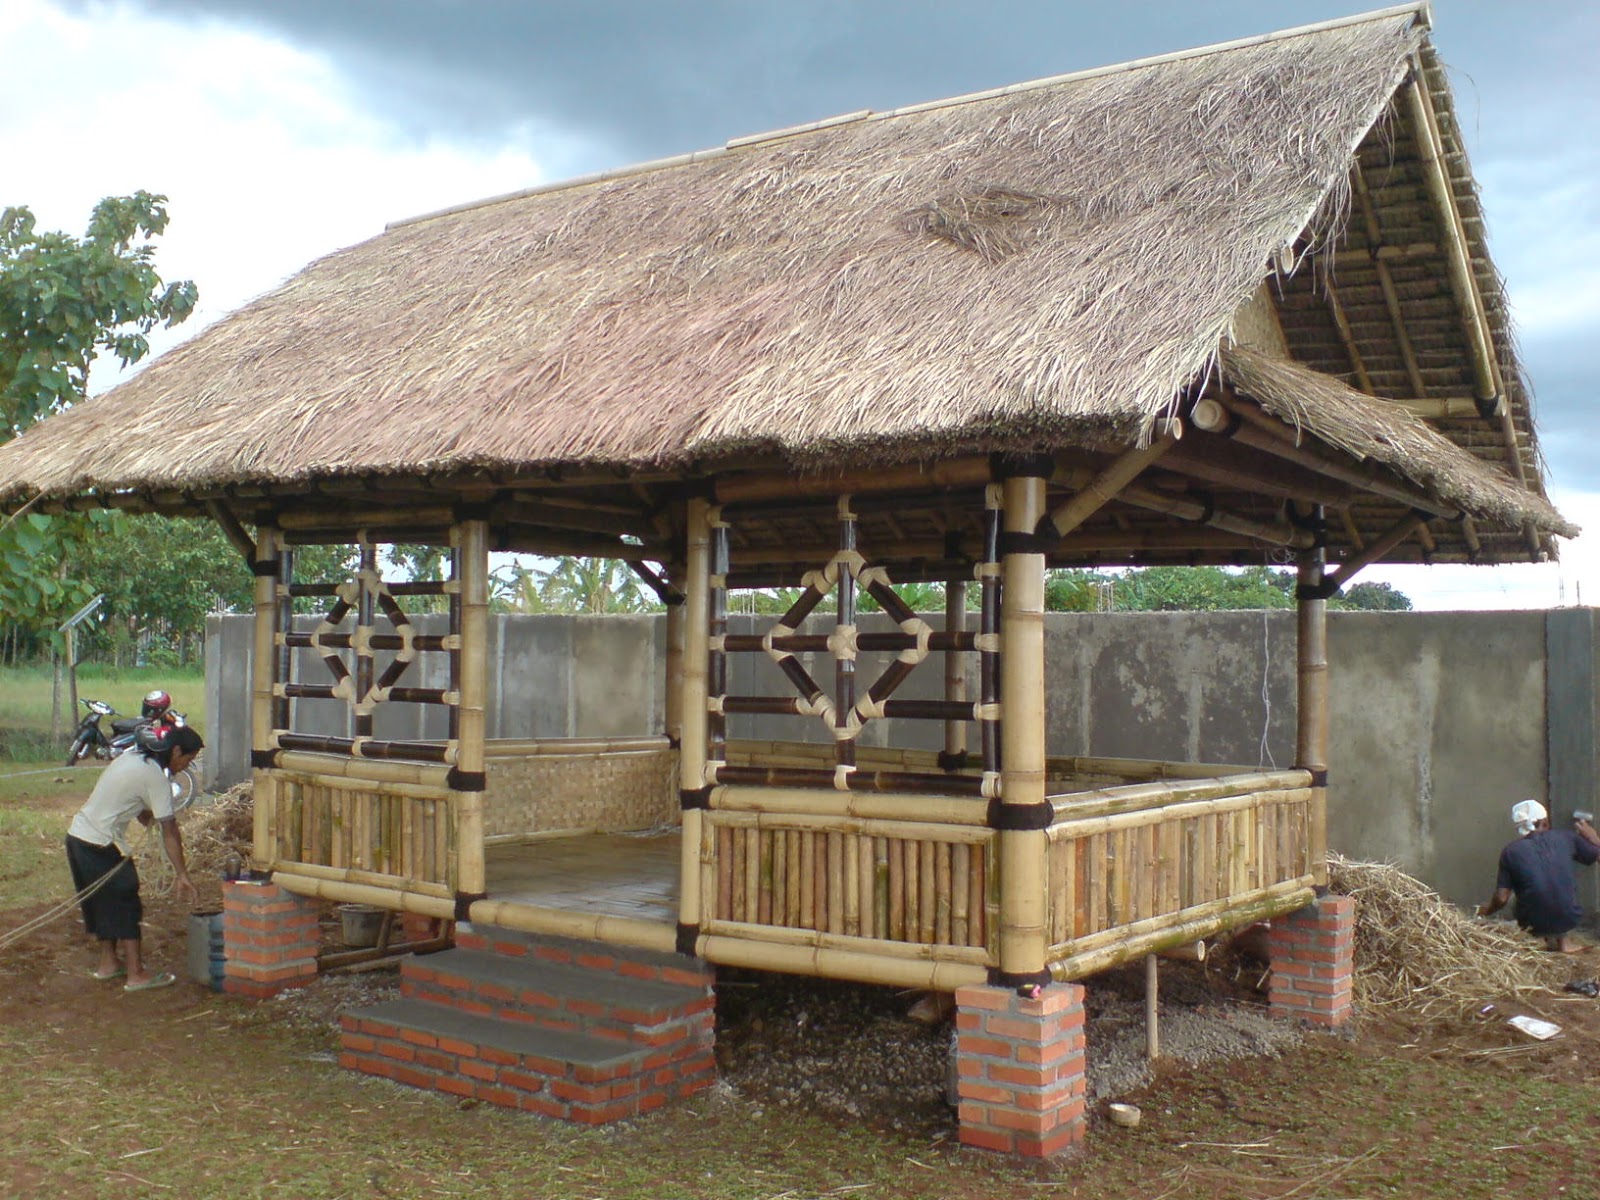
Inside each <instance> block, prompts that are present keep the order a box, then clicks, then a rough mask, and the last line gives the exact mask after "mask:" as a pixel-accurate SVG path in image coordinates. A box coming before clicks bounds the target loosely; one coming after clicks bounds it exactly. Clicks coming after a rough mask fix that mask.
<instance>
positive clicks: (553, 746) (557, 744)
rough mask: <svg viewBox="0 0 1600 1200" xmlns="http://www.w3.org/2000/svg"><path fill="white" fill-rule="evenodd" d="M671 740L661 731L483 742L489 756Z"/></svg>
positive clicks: (608, 749)
mask: <svg viewBox="0 0 1600 1200" xmlns="http://www.w3.org/2000/svg"><path fill="white" fill-rule="evenodd" d="M671 748H672V743H671V742H669V741H668V740H667V739H666V738H664V737H662V736H660V735H659V734H642V735H639V736H630V737H609V738H577V737H573V738H490V739H489V740H488V741H486V742H485V743H484V754H485V756H486V757H488V758H535V757H541V756H563V755H598V754H631V753H638V752H644V751H661V750H670V749H671Z"/></svg>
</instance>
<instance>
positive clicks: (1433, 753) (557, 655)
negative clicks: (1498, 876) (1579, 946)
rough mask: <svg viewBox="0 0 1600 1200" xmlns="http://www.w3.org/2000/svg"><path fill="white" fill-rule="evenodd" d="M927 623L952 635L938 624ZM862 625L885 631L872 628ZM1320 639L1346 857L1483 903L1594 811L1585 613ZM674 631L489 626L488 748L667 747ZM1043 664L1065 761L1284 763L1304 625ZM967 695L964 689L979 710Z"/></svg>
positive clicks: (813, 666) (231, 658) (568, 624)
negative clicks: (1523, 846) (583, 740)
mask: <svg viewBox="0 0 1600 1200" xmlns="http://www.w3.org/2000/svg"><path fill="white" fill-rule="evenodd" d="M439 619H440V618H426V617H425V618H422V619H421V620H422V621H424V622H426V621H434V620H439ZM768 620H769V619H767V618H754V617H750V616H743V615H734V616H732V617H730V619H729V628H730V632H734V633H744V632H758V631H759V629H760V628H764V627H765V625H766V624H767V623H768ZM929 620H930V623H932V624H933V625H935V627H938V626H939V625H940V624H941V623H942V617H941V616H934V617H930V618H929ZM825 625H826V621H825V620H824V621H823V622H822V623H816V622H814V623H813V625H812V627H814V628H818V629H821V628H823V627H825ZM861 626H862V628H864V629H872V628H877V627H885V628H887V627H888V623H887V620H886V618H884V617H882V616H881V615H870V616H865V617H863V618H862V621H861ZM1328 626H1329V628H1328V650H1329V661H1330V664H1331V676H1330V689H1331V701H1332V711H1331V729H1330V752H1329V765H1330V801H1329V821H1328V832H1329V841H1330V843H1331V845H1332V846H1333V848H1334V849H1336V850H1339V851H1341V852H1342V853H1345V854H1347V855H1350V856H1351V857H1355V858H1364V859H1381V860H1384V861H1390V862H1395V863H1397V864H1399V865H1400V866H1401V867H1403V868H1405V869H1406V870H1407V871H1410V872H1411V873H1413V874H1415V875H1417V876H1419V877H1420V878H1422V879H1423V880H1425V881H1426V882H1428V883H1430V884H1432V885H1433V886H1434V887H1437V888H1438V889H1439V890H1440V891H1442V892H1443V893H1444V894H1445V895H1446V896H1448V897H1450V898H1451V899H1453V900H1457V901H1459V902H1462V903H1470V902H1476V901H1477V900H1480V899H1483V898H1484V897H1486V896H1487V894H1488V892H1489V890H1490V889H1491V888H1492V886H1493V882H1494V865H1495V859H1496V856H1497V854H1498V852H1499V848H1500V846H1501V845H1502V844H1504V843H1505V842H1506V841H1507V840H1509V838H1510V836H1511V833H1512V830H1511V825H1510V821H1509V812H1510V807H1511V805H1512V804H1513V803H1515V802H1516V801H1517V800H1521V799H1525V798H1526V797H1529V796H1533V797H1536V798H1538V799H1540V800H1544V801H1546V802H1547V803H1549V804H1550V806H1551V808H1552V812H1553V815H1554V816H1555V817H1556V819H1557V820H1558V821H1559V820H1565V819H1567V818H1568V817H1569V816H1570V814H1571V812H1572V811H1573V810H1574V809H1580V808H1588V809H1591V810H1593V809H1595V808H1596V807H1597V801H1600V783H1597V776H1600V767H1597V761H1596V753H1595V748H1594V742H1595V729H1596V702H1595V681H1596V679H1597V678H1600V670H1597V656H1600V646H1597V644H1596V643H1597V641H1600V639H1597V638H1596V637H1595V635H1594V621H1593V611H1592V610H1589V609H1562V610H1555V611H1552V612H1549V613H1545V612H1495V613H1332V614H1330V615H1329V619H1328ZM429 631H430V632H431V631H432V630H431V629H430V630H429ZM665 634H666V626H665V620H664V618H661V617H650V616H645V617H561V616H549V617H522V616H505V617H494V618H492V619H491V621H490V639H491V640H490V653H489V658H490V664H489V713H488V720H489V726H488V727H489V732H490V736H492V737H580V736H605V735H616V734H630V733H650V732H659V731H660V730H661V728H662V721H663V711H664V705H663V691H662V678H663V674H664V671H665V657H666V654H665ZM207 638H208V641H207V656H206V668H207V700H208V711H209V712H210V713H211V714H212V721H211V725H212V728H211V729H210V730H208V731H206V732H207V734H208V742H209V744H210V750H209V751H208V754H207V758H208V760H209V765H210V769H211V771H212V773H213V778H214V781H215V783H216V784H219V785H220V784H226V783H229V782H233V781H236V780H238V779H242V778H244V777H245V776H246V774H247V773H248V765H249V716H248V708H249V679H250V664H249V658H250V649H251V638H250V619H249V618H248V617H221V618H213V619H212V621H211V622H210V624H209V625H208V632H207ZM1045 653H1046V684H1047V696H1046V705H1047V714H1046V715H1047V721H1048V729H1049V750H1050V752H1051V753H1053V754H1097V755H1109V756H1119V757H1124V756H1125V757H1133V758H1167V759H1178V760H1188V761H1210V762H1233V763H1240V764H1245V765H1249V766H1256V765H1277V766H1288V765H1291V764H1292V763H1293V759H1294V730H1295V630H1294V616H1293V614H1291V613H1283V612H1279V613H1260V612H1254V613H1093V614H1076V613H1053V614H1050V615H1049V616H1048V617H1047V619H1046V642H1045ZM890 657H891V656H890V655H871V654H868V655H863V656H862V658H861V660H860V662H859V663H858V664H857V679H858V684H857V686H858V689H860V690H861V691H865V689H866V688H867V687H868V686H869V685H870V684H871V682H872V681H873V680H874V679H876V678H877V676H878V674H879V672H880V671H881V670H882V668H883V666H884V664H885V663H886V662H887V661H888V659H889V658H890ZM422 660H423V662H422V663H421V668H422V671H423V673H422V674H421V675H419V676H415V678H417V679H419V680H421V681H422V684H423V686H443V683H444V680H443V677H442V674H441V673H442V671H443V656H441V655H423V656H422ZM428 660H432V661H431V662H430V661H428ZM971 665H972V666H973V667H974V668H975V663H973V664H971ZM807 668H808V669H809V670H810V671H811V672H812V675H813V677H814V678H816V679H817V681H818V682H819V683H820V684H822V685H823V686H824V687H825V688H828V689H830V690H831V688H832V683H833V665H832V660H831V659H828V658H826V657H823V658H821V659H815V658H813V659H812V660H811V661H808V662H807ZM380 669H381V664H380ZM417 669H418V668H415V667H414V668H413V670H414V671H416V670H417ZM296 670H297V672H299V676H300V678H302V679H304V680H306V681H314V680H320V679H322V678H325V677H326V676H327V672H326V670H325V668H323V667H322V665H321V664H320V663H319V662H317V661H315V658H314V656H311V655H309V654H305V655H301V656H299V658H298V661H297V663H296ZM412 678H413V677H411V676H408V679H407V682H411V680H412ZM976 686H977V683H976V679H975V678H973V677H972V676H971V675H969V682H968V687H969V694H970V695H974V696H975V695H976ZM729 689H730V691H731V692H734V693H737V694H743V695H787V694H789V692H790V689H789V686H788V684H787V681H786V680H784V678H783V676H782V675H781V673H780V672H779V671H778V670H777V668H776V666H774V665H773V664H772V663H771V662H770V661H768V660H767V659H766V658H765V656H762V655H736V656H734V657H733V660H732V661H731V663H730V675H729ZM942 689H943V664H942V661H941V656H939V655H934V656H933V657H932V658H930V659H929V660H928V662H927V663H926V664H925V665H924V666H923V667H922V668H921V669H919V670H918V671H917V672H916V673H915V674H914V675H913V676H912V677H911V678H910V679H909V680H908V681H907V682H906V684H905V685H904V686H903V687H902V688H901V690H900V691H899V692H898V693H896V694H897V696H899V697H902V698H923V697H926V698H932V697H937V696H939V695H941V694H942ZM389 707H390V709H391V711H390V712H388V713H386V714H383V716H382V717H381V719H380V721H379V724H378V730H379V734H380V736H385V737H419V736H426V737H442V736H443V716H444V714H443V712H442V711H440V710H437V709H427V708H423V707H422V706H416V705H394V706H389ZM302 711H303V714H304V718H305V719H307V720H319V721H323V722H324V723H325V725H326V727H325V728H323V729H321V730H320V731H322V732H329V733H343V732H344V731H345V730H346V728H347V725H346V724H345V721H346V718H345V714H344V712H343V705H342V704H339V703H337V702H326V701H324V702H307V703H306V704H305V707H304V708H303V710H302ZM1547 714H1548V715H1547ZM301 727H302V728H309V726H306V725H304V724H301ZM729 733H730V735H731V736H734V737H751V738H791V739H792V738H804V739H806V740H814V741H826V740H828V734H827V731H826V730H825V729H824V728H823V727H822V725H821V723H820V722H818V721H817V720H816V719H815V718H786V717H737V718H733V719H730V722H729ZM942 738H943V732H942V726H941V725H940V724H938V723H937V722H907V721H899V722H874V723H872V724H870V725H869V726H868V727H867V729H866V730H865V731H864V733H863V740H864V741H865V742H867V743H869V744H893V745H904V746H916V747H923V748H928V749H937V748H939V747H940V746H941V745H942ZM973 748H974V749H975V748H976V742H975V741H974V743H973ZM1588 886H1589V887H1590V890H1591V891H1592V892H1594V895H1593V896H1592V897H1591V903H1592V902H1593V900H1594V899H1600V891H1597V890H1595V889H1596V888H1597V887H1600V884H1595V883H1591V884H1589V885H1588Z"/></svg>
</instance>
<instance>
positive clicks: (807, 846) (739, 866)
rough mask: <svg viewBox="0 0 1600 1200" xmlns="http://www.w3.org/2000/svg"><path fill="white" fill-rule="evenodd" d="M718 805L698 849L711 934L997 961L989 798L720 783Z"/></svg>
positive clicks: (900, 955) (899, 955) (881, 953)
mask: <svg viewBox="0 0 1600 1200" xmlns="http://www.w3.org/2000/svg"><path fill="white" fill-rule="evenodd" d="M710 803H711V807H710V809H709V810H708V811H706V812H705V813H704V814H703V818H704V819H703V822H702V831H701V838H700V847H699V865H700V894H701V898H702V912H701V923H702V930H703V931H704V932H705V933H707V934H709V935H712V936H714V937H732V938H740V939H744V940H748V941H758V942H767V943H773V944H779V945H806V946H813V947H820V948H827V949H835V950H849V951H852V952H854V953H858V954H867V955H874V956H878V957H883V958H893V959H926V960H936V961H944V962H956V963H970V964H977V965H983V964H986V963H987V962H988V961H989V958H990V952H989V944H990V941H991V935H992V931H993V930H994V929H995V927H996V925H995V923H996V920H997V913H998V904H999V893H998V891H997V890H996V882H997V879H996V874H995V859H994V831H993V830H991V829H989V828H988V827H987V825H986V824H985V818H984V814H985V811H986V805H985V804H984V802H982V801H973V800H967V799H963V798H960V797H951V796H932V795H930V796H915V795H905V794H881V795H873V794H857V793H834V792H830V791H827V790H825V789H818V788H795V789H779V788H753V787H718V788H715V789H713V791H712V794H711V802H710Z"/></svg>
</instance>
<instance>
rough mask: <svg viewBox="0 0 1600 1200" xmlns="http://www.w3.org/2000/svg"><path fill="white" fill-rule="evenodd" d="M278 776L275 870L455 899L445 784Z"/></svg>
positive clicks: (294, 773)
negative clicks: (453, 895) (453, 897)
mask: <svg viewBox="0 0 1600 1200" xmlns="http://www.w3.org/2000/svg"><path fill="white" fill-rule="evenodd" d="M306 757H307V758H309V757H310V756H306ZM301 761H302V762H304V761H305V760H304V759H302V760H301ZM319 765H320V764H319ZM274 776H275V787H274V796H273V807H274V810H275V811H274V813H273V827H274V829H275V831H276V846H275V854H274V855H273V859H274V870H275V872H282V873H287V874H292V875H299V876H303V877H305V878H308V879H325V880H330V881H337V882H345V883H355V884H362V885H365V886H368V887H374V888H382V889H386V890H389V891H404V892H411V893H414V894H417V895H423V896H436V897H441V898H447V897H449V896H451V895H452V894H453V892H454V886H455V881H456V838H457V822H456V820H455V819H453V818H454V815H453V814H452V811H451V806H452V794H451V792H450V790H449V789H448V788H446V787H444V786H442V781H440V782H439V783H426V782H407V781H400V780H394V779H363V778H360V777H357V776H353V775H349V774H324V773H321V772H318V771H311V770H284V769H281V768H280V769H278V770H276V771H275V772H274Z"/></svg>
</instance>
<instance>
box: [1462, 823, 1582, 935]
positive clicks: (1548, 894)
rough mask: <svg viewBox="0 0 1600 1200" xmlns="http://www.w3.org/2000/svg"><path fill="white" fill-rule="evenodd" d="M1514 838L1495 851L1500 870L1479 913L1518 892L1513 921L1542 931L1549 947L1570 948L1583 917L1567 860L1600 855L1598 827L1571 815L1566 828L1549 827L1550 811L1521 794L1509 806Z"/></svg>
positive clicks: (1497, 906)
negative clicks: (1518, 799) (1491, 894)
mask: <svg viewBox="0 0 1600 1200" xmlns="http://www.w3.org/2000/svg"><path fill="white" fill-rule="evenodd" d="M1511 819H1512V821H1514V822H1515V823H1516V826H1517V833H1518V834H1519V835H1520V836H1519V837H1518V838H1517V840H1516V841H1514V842H1512V843H1511V844H1510V845H1508V846H1507V847H1506V848H1505V849H1504V850H1502V851H1500V874H1499V877H1498V878H1497V879H1496V880H1495V892H1494V896H1493V897H1492V898H1491V899H1490V900H1489V902H1488V903H1487V904H1481V905H1479V906H1478V915H1479V916H1480V917H1487V916H1488V915H1489V914H1490V913H1493V912H1499V911H1500V909H1502V908H1504V907H1505V906H1506V904H1507V903H1508V902H1509V901H1510V900H1511V897H1512V895H1513V893H1515V895H1516V898H1517V909H1516V914H1517V924H1518V925H1521V926H1522V927H1523V928H1524V929H1526V930H1527V931H1528V932H1529V933H1531V934H1533V935H1534V936H1536V937H1542V938H1544V940H1545V944H1546V945H1547V946H1549V947H1550V949H1552V950H1559V951H1561V953H1563V954H1572V953H1575V952H1576V951H1578V950H1580V949H1582V948H1583V947H1581V946H1578V945H1575V944H1574V943H1573V941H1572V938H1571V933H1572V931H1573V930H1574V929H1575V928H1577V925H1578V922H1579V921H1581V920H1582V919H1583V905H1581V904H1579V903H1578V877H1577V872H1576V871H1575V870H1574V869H1573V866H1572V864H1573V863H1575V862H1581V863H1585V864H1588V863H1593V862H1594V861H1595V860H1597V859H1600V833H1596V832H1595V830H1594V826H1592V825H1590V824H1589V822H1588V821H1581V820H1580V821H1574V822H1573V825H1572V828H1571V829H1551V828H1550V814H1549V813H1547V812H1546V811H1545V807H1544V805H1542V804H1540V803H1539V802H1538V801H1537V800H1524V801H1522V803H1520V804H1517V805H1515V806H1513V807H1512V809H1511Z"/></svg>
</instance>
